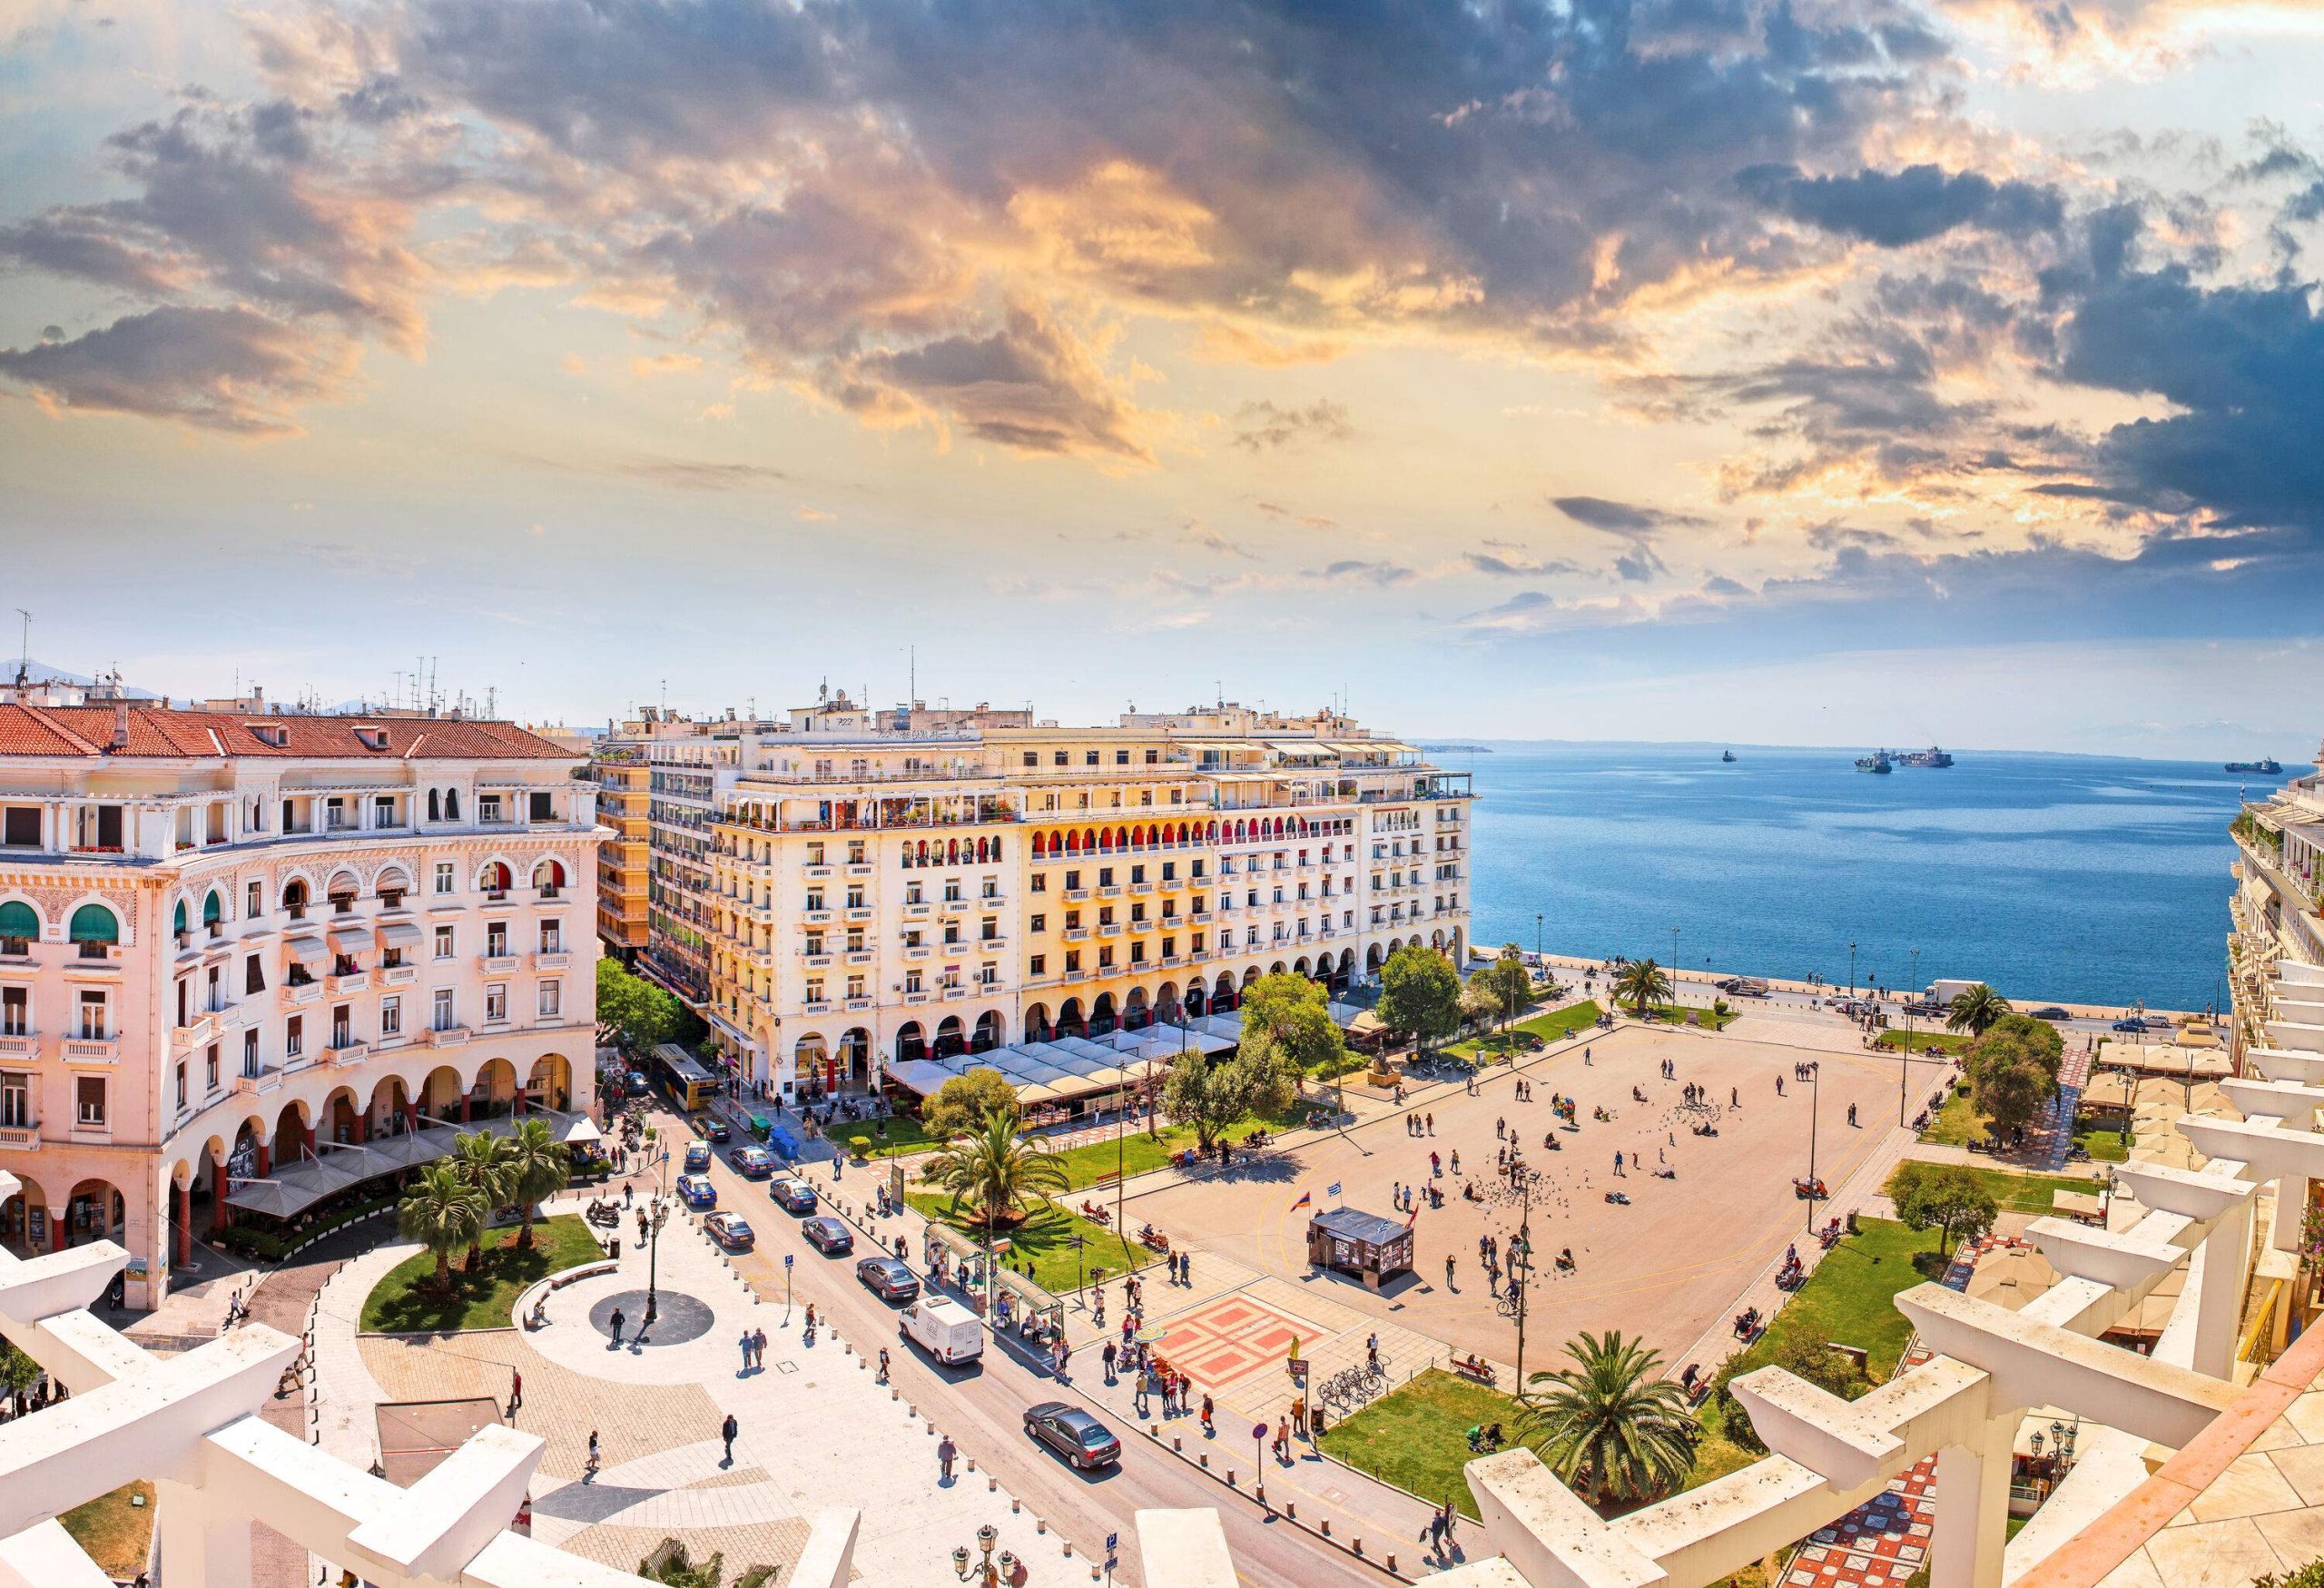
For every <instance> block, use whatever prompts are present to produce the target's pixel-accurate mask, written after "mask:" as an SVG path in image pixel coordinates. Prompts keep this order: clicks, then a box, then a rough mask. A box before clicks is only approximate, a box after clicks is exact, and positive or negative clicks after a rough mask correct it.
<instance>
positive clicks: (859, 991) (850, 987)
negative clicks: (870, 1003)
mask: <svg viewBox="0 0 2324 1588" xmlns="http://www.w3.org/2000/svg"><path fill="white" fill-rule="evenodd" d="M847 995H848V996H849V997H850V998H861V997H862V996H863V978H862V977H861V976H850V977H849V978H848V979H847Z"/></svg>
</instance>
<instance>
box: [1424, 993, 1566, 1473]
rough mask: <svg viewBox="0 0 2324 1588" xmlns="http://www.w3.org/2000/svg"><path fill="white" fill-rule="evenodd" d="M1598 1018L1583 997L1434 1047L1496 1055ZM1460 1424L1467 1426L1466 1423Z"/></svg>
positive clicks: (1562, 1035)
mask: <svg viewBox="0 0 2324 1588" xmlns="http://www.w3.org/2000/svg"><path fill="white" fill-rule="evenodd" d="M1597 1021H1598V1005H1597V1002H1596V1001H1594V1000H1591V999H1584V1000H1582V1001H1581V1002H1580V1003H1569V1004H1567V1005H1566V1006H1565V1007H1563V1008H1562V1009H1553V1010H1551V1011H1547V1012H1546V1013H1542V1014H1537V1015H1534V1016H1532V1017H1531V1018H1530V1019H1527V1020H1521V1021H1517V1022H1516V1023H1515V1024H1513V1025H1512V1026H1511V1027H1510V1028H1509V1030H1508V1031H1494V1032H1492V1033H1490V1034H1489V1035H1486V1036H1482V1037H1472V1038H1470V1039H1469V1040H1468V1041H1464V1042H1454V1043H1453V1044H1452V1045H1451V1046H1450V1047H1446V1048H1441V1049H1439V1050H1438V1051H1439V1052H1443V1053H1450V1054H1452V1055H1454V1056H1455V1057H1457V1058H1462V1059H1474V1058H1478V1057H1480V1056H1482V1055H1488V1054H1490V1055H1493V1056H1496V1057H1497V1056H1499V1055H1500V1054H1501V1053H1502V1052H1504V1051H1506V1050H1509V1049H1510V1048H1511V1047H1512V1039H1513V1038H1514V1037H1515V1035H1516V1033H1518V1032H1519V1031H1531V1033H1532V1034H1533V1035H1535V1036H1537V1037H1539V1038H1541V1041H1544V1042H1557V1041H1564V1040H1565V1039H1566V1038H1568V1037H1571V1036H1572V1035H1573V1034H1575V1033H1576V1032H1577V1031H1581V1030H1582V1029H1583V1028H1584V1027H1586V1026H1590V1025H1594V1024H1596V1023H1597ZM1462 1426H1463V1427H1466V1426H1467V1425H1466V1424H1463V1425H1462Z"/></svg>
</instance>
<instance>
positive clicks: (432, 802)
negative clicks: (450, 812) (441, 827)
mask: <svg viewBox="0 0 2324 1588" xmlns="http://www.w3.org/2000/svg"><path fill="white" fill-rule="evenodd" d="M443 819H444V796H443V794H441V792H439V791H438V790H436V789H432V788H431V789H429V790H428V820H429V821H431V822H440V821H442V820H443Z"/></svg>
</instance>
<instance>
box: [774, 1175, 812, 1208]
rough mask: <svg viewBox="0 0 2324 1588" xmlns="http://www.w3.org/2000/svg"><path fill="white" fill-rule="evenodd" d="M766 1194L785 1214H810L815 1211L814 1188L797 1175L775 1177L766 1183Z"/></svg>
mask: <svg viewBox="0 0 2324 1588" xmlns="http://www.w3.org/2000/svg"><path fill="white" fill-rule="evenodd" d="M766 1194H767V1195H768V1196H769V1197H771V1198H773V1199H774V1205H775V1206H776V1207H778V1208H782V1209H783V1211H784V1212H785V1213H812V1212H813V1211H814V1210H815V1188H814V1187H812V1186H811V1185H809V1184H808V1183H807V1182H806V1181H804V1180H803V1179H800V1178H799V1177H798V1176H797V1175H777V1176H775V1178H774V1179H772V1180H770V1181H769V1182H767V1188H766Z"/></svg>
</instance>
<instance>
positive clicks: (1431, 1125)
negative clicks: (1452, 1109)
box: [1425, 1114, 1436, 1136]
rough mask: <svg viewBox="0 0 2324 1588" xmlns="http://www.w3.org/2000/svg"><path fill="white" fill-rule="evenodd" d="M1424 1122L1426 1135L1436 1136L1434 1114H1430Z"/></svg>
mask: <svg viewBox="0 0 2324 1588" xmlns="http://www.w3.org/2000/svg"><path fill="white" fill-rule="evenodd" d="M1425 1122H1426V1124H1427V1126H1428V1133H1429V1134H1430V1135H1431V1136H1433V1135H1435V1134H1436V1116H1435V1115H1434V1114H1430V1115H1429V1116H1428V1117H1427V1119H1426V1121H1425Z"/></svg>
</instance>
